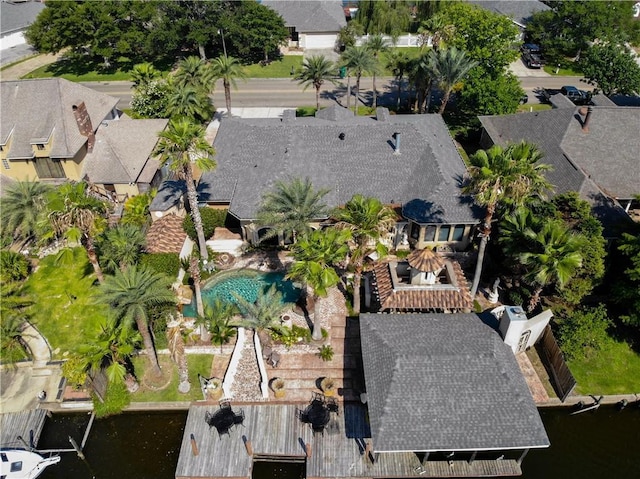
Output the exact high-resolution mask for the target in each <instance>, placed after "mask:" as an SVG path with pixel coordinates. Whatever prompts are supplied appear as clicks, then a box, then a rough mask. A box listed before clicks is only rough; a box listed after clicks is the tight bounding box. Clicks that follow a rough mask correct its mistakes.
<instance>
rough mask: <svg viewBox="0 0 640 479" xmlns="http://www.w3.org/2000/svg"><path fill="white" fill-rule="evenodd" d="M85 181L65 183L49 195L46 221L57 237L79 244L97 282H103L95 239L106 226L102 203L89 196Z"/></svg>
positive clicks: (105, 209)
mask: <svg viewBox="0 0 640 479" xmlns="http://www.w3.org/2000/svg"><path fill="white" fill-rule="evenodd" d="M87 189H88V185H87V184H86V183H84V182H79V183H64V184H62V185H60V186H59V187H58V188H56V189H55V190H53V191H52V192H51V193H50V194H49V201H48V203H47V210H48V212H49V213H48V218H49V222H50V223H51V226H52V228H53V230H54V232H55V234H56V235H58V236H61V235H64V236H65V237H66V238H67V239H69V240H71V241H72V242H79V243H80V244H81V245H82V247H83V248H84V249H85V251H86V252H87V256H88V258H89V262H90V263H91V266H93V270H94V271H95V273H96V277H97V278H98V281H99V282H100V283H102V282H103V281H104V275H103V274H102V268H100V263H99V262H98V254H97V253H96V246H95V239H96V236H97V235H98V234H100V232H102V231H103V230H104V228H105V227H106V218H105V214H106V211H107V208H106V205H105V204H104V202H102V201H100V200H99V199H97V198H95V197H93V196H91V195H90V194H89V192H88V191H87Z"/></svg>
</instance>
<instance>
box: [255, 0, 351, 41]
mask: <svg viewBox="0 0 640 479" xmlns="http://www.w3.org/2000/svg"><path fill="white" fill-rule="evenodd" d="M262 4H263V5H265V6H267V7H269V8H271V9H273V10H275V11H276V12H278V13H279V14H280V16H281V17H282V18H283V19H284V23H285V26H286V27H287V28H288V29H289V47H295V48H301V49H303V50H313V49H327V48H333V47H334V46H335V44H336V39H337V38H338V32H339V31H340V29H341V28H342V27H344V26H346V25H347V20H346V18H345V13H344V9H343V6H342V2H341V1H340V0H263V2H262Z"/></svg>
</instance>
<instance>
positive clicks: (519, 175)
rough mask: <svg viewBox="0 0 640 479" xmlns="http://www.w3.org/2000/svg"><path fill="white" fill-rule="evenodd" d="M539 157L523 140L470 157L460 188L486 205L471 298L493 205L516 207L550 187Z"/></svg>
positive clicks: (545, 169)
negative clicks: (465, 177) (463, 184)
mask: <svg viewBox="0 0 640 479" xmlns="http://www.w3.org/2000/svg"><path fill="white" fill-rule="evenodd" d="M542 156H543V155H542V152H540V150H539V149H538V148H537V147H536V146H535V145H532V144H530V143H526V142H522V143H517V144H513V145H510V146H508V147H506V148H503V147H502V146H500V145H494V146H492V147H491V148H489V149H488V150H478V152H476V153H475V154H474V155H471V156H470V157H469V162H470V165H469V168H468V174H469V179H468V182H467V184H466V185H465V186H464V188H463V191H464V192H465V193H468V194H471V195H473V197H474V200H475V202H476V203H477V204H478V205H480V206H483V207H485V208H486V213H485V218H484V222H483V223H482V225H481V227H480V238H481V239H480V247H479V249H478V261H477V263H476V270H475V275H474V278H473V284H472V286H471V297H472V298H473V297H475V295H476V292H477V291H478V285H479V283H480V276H481V274H482V263H483V261H484V253H485V249H486V247H487V241H488V240H489V236H490V235H491V223H492V221H493V216H494V214H495V212H496V208H497V207H498V206H500V205H507V206H509V207H512V208H515V207H517V206H519V205H522V204H524V203H525V201H527V200H528V199H529V198H530V197H531V196H535V195H537V196H540V197H542V196H544V195H545V193H546V192H547V191H549V190H551V188H552V186H551V184H550V183H549V182H548V181H547V180H546V179H545V177H544V176H543V173H544V172H545V171H548V170H549V169H550V166H549V165H546V164H544V163H540V160H541V159H542Z"/></svg>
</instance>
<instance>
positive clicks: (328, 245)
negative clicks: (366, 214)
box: [287, 228, 351, 341]
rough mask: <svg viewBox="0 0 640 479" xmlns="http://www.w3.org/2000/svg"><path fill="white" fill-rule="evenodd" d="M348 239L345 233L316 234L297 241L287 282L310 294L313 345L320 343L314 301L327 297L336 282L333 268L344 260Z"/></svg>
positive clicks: (347, 234) (319, 329) (316, 304)
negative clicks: (304, 287)
mask: <svg viewBox="0 0 640 479" xmlns="http://www.w3.org/2000/svg"><path fill="white" fill-rule="evenodd" d="M350 239H351V232H350V231H349V230H338V229H334V228H331V229H327V230H316V231H313V232H311V233H308V234H306V235H304V236H303V237H301V238H300V241H298V243H297V244H296V245H295V247H294V250H293V257H294V258H295V262H294V263H293V265H292V267H291V269H290V271H289V273H288V274H287V278H288V279H292V280H294V281H296V280H298V281H301V282H303V283H304V284H305V285H307V286H309V287H311V289H312V290H313V300H314V313H313V334H312V338H313V339H314V340H316V341H317V340H320V339H322V330H321V328H320V310H319V309H320V308H319V306H318V299H319V298H321V297H325V296H327V294H328V292H329V289H330V288H332V287H334V286H336V285H337V284H338V283H339V282H340V278H339V277H338V274H337V273H336V271H335V269H334V267H333V266H334V265H336V264H338V263H340V262H342V261H344V259H345V258H346V256H347V253H348V252H349V245H348V241H349V240H350Z"/></svg>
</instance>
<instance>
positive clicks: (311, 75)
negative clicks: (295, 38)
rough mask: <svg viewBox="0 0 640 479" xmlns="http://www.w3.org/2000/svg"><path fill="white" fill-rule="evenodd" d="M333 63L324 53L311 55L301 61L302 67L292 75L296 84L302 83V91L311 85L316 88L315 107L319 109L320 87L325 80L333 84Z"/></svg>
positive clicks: (334, 81) (334, 82)
mask: <svg viewBox="0 0 640 479" xmlns="http://www.w3.org/2000/svg"><path fill="white" fill-rule="evenodd" d="M334 74H335V65H334V63H333V62H332V61H330V60H329V59H327V58H326V57H325V56H324V55H311V56H310V57H307V58H305V59H304V61H303V62H302V68H301V69H300V70H298V71H297V72H296V74H295V76H294V77H293V79H294V80H298V85H304V88H303V91H306V89H307V88H309V87H310V86H313V88H315V90H316V109H317V110H319V109H320V88H322V85H323V84H324V82H325V80H329V81H330V82H331V83H333V84H334V85H335V84H336V83H337V82H336V80H335V78H334Z"/></svg>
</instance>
